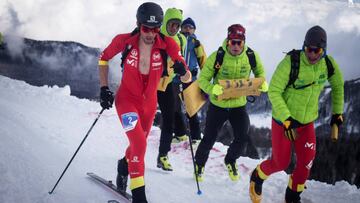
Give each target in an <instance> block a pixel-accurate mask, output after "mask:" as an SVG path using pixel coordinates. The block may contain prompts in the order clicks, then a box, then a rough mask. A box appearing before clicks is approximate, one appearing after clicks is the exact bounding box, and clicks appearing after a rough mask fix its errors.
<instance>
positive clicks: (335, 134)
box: [331, 124, 339, 142]
mask: <svg viewBox="0 0 360 203" xmlns="http://www.w3.org/2000/svg"><path fill="white" fill-rule="evenodd" d="M338 138H339V128H338V126H337V125H336V124H334V125H332V126H331V141H333V142H336V141H337V140H338Z"/></svg>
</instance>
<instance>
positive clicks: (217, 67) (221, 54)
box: [213, 47, 225, 78]
mask: <svg viewBox="0 0 360 203" xmlns="http://www.w3.org/2000/svg"><path fill="white" fill-rule="evenodd" d="M224 55H225V51H224V49H223V48H222V47H219V49H218V50H217V52H216V59H215V63H214V70H215V72H214V76H213V78H215V77H216V75H217V74H218V72H219V70H220V68H221V65H222V64H223V61H224Z"/></svg>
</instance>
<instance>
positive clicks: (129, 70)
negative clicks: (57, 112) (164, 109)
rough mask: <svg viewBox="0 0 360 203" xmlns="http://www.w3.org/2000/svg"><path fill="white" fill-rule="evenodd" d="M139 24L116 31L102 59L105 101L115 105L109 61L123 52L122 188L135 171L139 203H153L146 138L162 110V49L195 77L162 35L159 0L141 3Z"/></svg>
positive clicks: (185, 76)
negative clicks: (147, 188)
mask: <svg viewBox="0 0 360 203" xmlns="http://www.w3.org/2000/svg"><path fill="white" fill-rule="evenodd" d="M136 19H137V28H136V29H135V30H134V31H133V32H132V33H126V34H119V35H117V36H115V38H114V39H113V40H112V42H111V43H110V44H109V45H108V47H107V48H106V49H105V50H104V51H103V52H102V53H101V56H100V59H99V74H100V86H101V93H100V103H101V106H102V108H104V109H109V108H111V107H112V104H113V101H114V96H113V93H112V92H111V91H110V89H109V87H108V69H109V67H108V61H109V60H110V59H112V58H113V57H114V56H115V55H117V54H118V53H122V55H123V67H122V68H123V76H122V80H121V84H120V86H119V89H118V90H117V92H116V96H115V106H116V110H117V113H118V116H119V118H120V122H121V125H122V126H123V128H124V130H125V132H126V135H127V137H128V139H129V143H130V145H129V147H128V148H127V150H126V154H125V157H124V158H123V159H121V160H119V161H118V175H117V180H116V183H117V187H118V189H119V190H122V191H124V190H126V184H127V176H128V175H130V189H131V193H132V196H133V202H134V203H147V200H146V195H145V182H144V168H145V167H144V156H145V151H146V139H147V136H148V134H149V132H150V128H151V126H152V123H153V119H154V117H155V112H156V102H157V94H156V91H157V86H158V83H159V80H160V77H161V76H162V74H163V70H164V68H163V64H164V62H163V58H164V56H162V55H163V54H162V52H163V51H165V52H166V54H167V55H169V56H170V57H171V59H172V60H173V61H174V66H173V68H174V72H175V73H176V74H179V75H180V76H181V77H180V78H181V80H182V81H184V82H186V81H189V80H191V73H190V71H188V70H187V67H186V65H185V61H184V59H183V58H182V56H181V55H180V54H179V51H180V50H179V46H178V45H177V44H176V42H175V41H174V40H173V39H171V38H170V37H166V36H163V35H161V34H160V33H159V32H160V26H161V24H162V21H163V10H162V8H161V7H160V6H159V5H158V4H155V3H152V2H147V3H143V4H142V5H140V7H139V8H138V10H137V14H136Z"/></svg>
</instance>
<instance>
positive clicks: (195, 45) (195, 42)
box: [194, 39, 200, 48]
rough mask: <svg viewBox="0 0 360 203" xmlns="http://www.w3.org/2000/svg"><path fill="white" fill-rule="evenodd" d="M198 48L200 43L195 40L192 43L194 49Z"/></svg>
mask: <svg viewBox="0 0 360 203" xmlns="http://www.w3.org/2000/svg"><path fill="white" fill-rule="evenodd" d="M199 46H200V41H199V40H197V39H195V41H194V47H195V48H198V47H199Z"/></svg>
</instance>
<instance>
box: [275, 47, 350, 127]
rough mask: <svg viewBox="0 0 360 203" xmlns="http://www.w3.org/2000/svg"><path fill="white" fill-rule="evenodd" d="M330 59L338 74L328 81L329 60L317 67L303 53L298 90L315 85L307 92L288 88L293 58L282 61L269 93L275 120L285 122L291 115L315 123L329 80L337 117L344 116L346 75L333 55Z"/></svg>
mask: <svg viewBox="0 0 360 203" xmlns="http://www.w3.org/2000/svg"><path fill="white" fill-rule="evenodd" d="M329 59H330V61H331V63H332V65H333V66H334V75H332V77H331V78H329V79H328V78H327V66H326V62H325V58H322V59H321V60H320V61H318V62H317V63H316V64H310V63H309V62H308V59H307V58H306V56H305V53H304V52H303V51H302V52H301V53H300V66H299V75H298V78H297V80H296V81H295V82H294V85H295V87H301V86H304V85H307V84H311V83H313V82H315V84H313V85H311V86H309V87H306V88H304V89H294V88H293V87H292V86H291V87H288V88H286V86H287V83H288V80H289V75H290V70H291V60H290V56H288V55H287V56H286V57H285V58H284V59H283V60H282V61H281V62H280V64H279V65H278V66H277V68H276V70H275V73H274V75H273V76H272V78H271V81H270V87H269V93H268V94H269V99H270V102H271V104H272V116H273V117H274V119H276V120H279V121H281V122H284V121H285V120H286V119H287V118H288V117H289V116H291V117H292V118H294V119H296V120H297V121H299V122H300V123H302V124H307V123H310V122H313V121H314V120H315V119H316V118H317V117H318V110H319V107H318V103H319V96H320V93H321V91H322V90H323V89H324V85H325V83H326V81H327V80H328V81H329V82H330V85H331V88H332V92H331V98H332V111H333V113H336V114H341V113H343V109H344V80H343V76H342V73H341V71H340V69H339V66H338V64H337V63H336V62H335V60H334V59H333V58H332V57H331V56H329Z"/></svg>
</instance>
